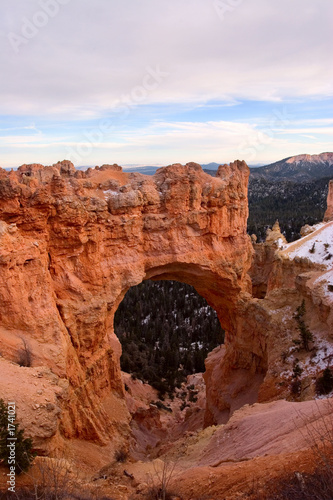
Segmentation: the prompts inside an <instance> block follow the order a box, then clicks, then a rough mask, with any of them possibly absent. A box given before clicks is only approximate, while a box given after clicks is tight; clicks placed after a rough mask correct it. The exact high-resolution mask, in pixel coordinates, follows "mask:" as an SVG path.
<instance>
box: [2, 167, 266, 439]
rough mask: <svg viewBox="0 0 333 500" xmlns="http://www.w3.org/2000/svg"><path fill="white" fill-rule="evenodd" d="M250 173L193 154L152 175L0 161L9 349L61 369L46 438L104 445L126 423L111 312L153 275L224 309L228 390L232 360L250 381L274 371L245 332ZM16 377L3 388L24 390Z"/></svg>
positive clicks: (5, 345) (14, 356)
mask: <svg viewBox="0 0 333 500" xmlns="http://www.w3.org/2000/svg"><path fill="white" fill-rule="evenodd" d="M248 176H249V169H248V167H247V166H246V164H245V163H244V162H239V161H237V162H235V163H232V164H231V165H230V166H229V165H224V166H221V167H220V168H219V171H218V175H217V177H216V178H212V177H210V176H209V175H207V174H205V173H204V172H203V171H202V169H201V167H200V166H199V165H197V164H195V163H189V164H187V165H185V166H182V165H180V164H176V165H172V166H169V167H166V168H161V169H159V170H158V171H157V172H156V174H155V175H154V176H153V177H148V176H144V175H141V174H137V173H136V174H127V173H124V172H123V171H122V169H121V168H120V167H119V166H118V165H103V166H102V167H100V168H98V167H96V168H95V169H88V170H87V171H86V172H82V171H76V170H75V168H74V167H73V165H72V164H71V163H70V162H67V161H64V162H59V163H57V164H55V165H53V166H49V167H43V166H42V165H23V166H22V167H20V168H19V169H18V170H17V171H16V172H14V171H12V172H10V173H8V172H6V171H4V170H1V171H0V220H1V221H2V223H1V227H0V250H1V251H0V276H1V284H2V285H1V289H0V339H1V352H2V356H3V357H4V358H7V359H8V360H11V361H14V362H16V363H20V360H19V352H20V350H22V346H24V348H25V349H27V350H28V351H29V358H30V361H29V363H28V364H31V365H32V367H38V366H46V367H47V368H48V369H49V370H51V371H52V373H53V374H54V375H55V377H56V378H57V380H56V381H55V382H54V384H55V386H56V387H57V400H58V404H59V408H60V411H59V412H58V413H57V418H58V425H57V426H54V427H53V428H52V429H51V430H50V432H49V434H48V435H47V436H46V438H52V437H53V436H55V435H56V433H57V435H59V436H61V437H62V438H82V439H86V440H91V441H93V442H97V443H100V444H105V443H106V442H108V440H110V439H113V438H115V436H119V435H121V434H122V435H126V434H127V433H128V429H129V427H128V422H129V413H128V411H127V408H126V405H125V399H124V389H123V385H122V381H121V375H120V366H119V358H120V354H121V348H120V344H119V341H118V340H117V338H116V337H115V335H114V333H113V317H114V313H115V311H116V310H117V307H118V305H119V303H120V301H121V300H122V298H123V296H124V294H125V293H126V291H127V290H128V289H129V288H130V287H131V286H134V285H137V284H139V283H140V282H142V281H143V280H144V279H149V278H156V279H176V280H179V281H184V282H186V283H188V284H190V285H193V286H194V287H195V288H196V289H197V291H198V292H199V293H200V294H201V295H202V296H204V297H205V298H206V299H207V301H208V302H209V304H210V305H212V307H214V308H215V310H216V311H217V313H218V316H219V318H220V321H221V324H222V327H223V328H225V329H226V331H227V342H226V348H225V349H226V354H225V360H226V362H225V365H224V369H223V373H224V375H225V376H226V377H227V378H225V379H224V380H223V381H222V382H221V387H222V386H223V389H222V393H223V394H227V396H228V389H227V388H228V373H229V374H230V373H231V371H232V370H233V373H236V372H237V369H238V368H239V369H241V370H243V371H244V373H247V374H248V376H247V377H246V383H247V384H249V383H250V382H251V377H256V376H257V373H258V372H260V373H261V371H262V370H264V369H265V366H264V365H265V361H263V360H264V357H265V355H264V352H263V350H264V346H263V345H261V346H259V344H258V345H256V343H253V339H252V338H251V334H250V333H248V336H247V337H246V336H245V337H242V329H243V320H242V319H241V318H242V314H243V311H246V309H247V307H248V301H250V300H251V297H250V295H249V293H248V292H250V291H251V283H250V279H249V277H248V275H247V271H248V269H249V267H250V265H251V256H252V252H253V251H252V246H251V242H250V238H249V237H248V236H247V235H246V220H247V215H248V206H247V182H248ZM0 361H1V359H0ZM6 362H7V361H6ZM0 369H1V365H0ZM28 369H29V367H27V368H25V370H28ZM228 370H229V372H228ZM235 370H236V371H235ZM229 378H230V377H229ZM61 381H63V382H64V381H66V384H65V383H63V382H61ZM11 383H12V388H11V385H10V383H9V385H7V386H6V388H5V389H6V391H7V392H6V391H5V392H6V394H7V395H8V397H9V396H10V391H11V389H12V390H13V391H15V394H16V396H17V398H18V399H19V398H20V388H19V383H18V381H17V380H12V382H11ZM243 386H244V380H239V381H238V382H237V383H236V382H235V383H234V385H233V391H236V392H237V391H238V392H239V391H241V389H242V387H243ZM14 388H15V389H14ZM229 396H230V391H229ZM229 396H228V397H229ZM9 399H10V398H9ZM227 399H228V398H227ZM243 401H245V402H247V401H246V398H245V399H244V398H243ZM21 418H22V420H23V423H24V415H21ZM27 427H28V425H27ZM36 434H37V433H36Z"/></svg>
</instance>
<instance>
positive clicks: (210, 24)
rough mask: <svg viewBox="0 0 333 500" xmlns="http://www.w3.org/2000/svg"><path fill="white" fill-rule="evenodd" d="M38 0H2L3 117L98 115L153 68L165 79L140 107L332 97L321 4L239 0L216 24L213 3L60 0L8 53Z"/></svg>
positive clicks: (326, 18) (325, 8)
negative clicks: (29, 35)
mask: <svg viewBox="0 0 333 500" xmlns="http://www.w3.org/2000/svg"><path fill="white" fill-rule="evenodd" d="M42 1H43V0H40V1H39V2H37V1H35V0H15V2H13V1H12V0H3V1H2V12H3V15H2V18H1V21H0V25H1V29H2V32H3V33H4V34H5V42H7V43H5V44H3V48H2V51H1V56H0V63H1V68H2V74H3V78H2V80H1V84H0V91H1V96H2V109H3V113H11V114H36V115H37V114H45V113H47V114H59V115H63V116H67V117H68V118H72V117H74V116H75V117H84V116H89V117H92V116H98V115H99V114H101V113H102V112H103V111H105V109H108V108H112V107H113V106H114V104H115V102H116V101H117V100H119V99H122V98H123V96H124V95H129V94H130V93H131V92H132V91H133V89H134V88H136V87H137V86H140V85H142V80H143V78H144V76H145V74H146V71H147V67H156V65H159V66H160V68H161V69H162V70H164V71H165V72H168V73H169V76H168V77H167V78H166V79H165V80H163V81H161V82H160V84H159V85H158V87H157V88H154V89H153V90H151V91H150V92H149V93H148V95H147V97H146V101H145V102H196V103H200V102H201V103H202V102H205V101H207V100H212V99H219V100H223V101H230V102H232V101H233V100H236V101H237V99H260V100H272V101H279V100H281V99H284V98H286V97H288V98H295V97H300V96H318V95H321V96H323V95H332V81H333V78H332V76H333V75H332V65H331V64H330V59H331V50H332V47H331V41H332V38H331V28H332V27H331V21H330V19H332V16H333V4H332V3H331V2H328V1H327V0H316V2H315V3H314V2H313V0H293V2H290V0H279V2H267V0H247V1H243V2H242V3H240V5H239V6H238V7H236V8H235V9H234V10H232V11H230V12H229V13H227V14H226V15H225V16H224V19H223V20H221V19H220V18H219V16H218V15H217V13H216V9H214V1H213V0H211V1H210V0H208V1H207V0H191V2H189V1H188V0H169V1H168V2H166V1H165V0H141V1H140V2H135V1H131V2H119V1H118V0H108V1H106V0H94V2H91V0H68V2H67V4H66V5H62V6H61V7H60V8H59V13H58V14H57V15H56V16H54V17H49V19H48V22H47V24H46V25H45V26H44V27H41V28H39V29H38V30H37V33H36V34H35V35H34V36H33V37H32V38H31V39H27V40H26V41H27V43H24V44H22V45H20V46H19V50H18V53H17V54H16V53H15V52H14V50H13V47H12V46H11V44H10V43H9V40H8V38H7V37H8V34H9V33H15V34H17V35H20V36H21V35H22V29H24V26H25V23H26V22H27V21H26V20H29V21H30V22H32V20H33V19H34V18H35V16H36V13H37V12H39V11H41V10H42V9H41V6H40V5H41V2H42ZM53 1H55V2H57V1H59V0H53ZM226 1H227V0H226ZM45 2H46V0H44V3H45Z"/></svg>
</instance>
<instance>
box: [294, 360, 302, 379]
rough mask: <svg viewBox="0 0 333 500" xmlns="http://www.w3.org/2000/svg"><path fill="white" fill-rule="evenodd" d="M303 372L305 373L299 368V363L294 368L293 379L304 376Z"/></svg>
mask: <svg viewBox="0 0 333 500" xmlns="http://www.w3.org/2000/svg"><path fill="white" fill-rule="evenodd" d="M302 372H303V368H301V367H300V366H299V364H298V363H296V364H295V366H294V368H293V378H296V379H297V378H298V377H300V376H301V375H302Z"/></svg>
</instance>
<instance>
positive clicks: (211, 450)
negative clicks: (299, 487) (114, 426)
mask: <svg viewBox="0 0 333 500" xmlns="http://www.w3.org/2000/svg"><path fill="white" fill-rule="evenodd" d="M123 380H124V383H125V384H126V400H127V405H128V408H129V410H130V412H131V414H132V423H131V427H132V435H133V439H132V443H131V447H130V449H129V450H127V449H121V448H120V449H118V450H116V451H115V452H113V453H112V452H111V451H110V450H107V449H105V450H104V452H102V453H101V448H100V447H97V446H96V445H93V444H89V443H82V442H81V443H80V442H78V443H77V449H76V452H74V453H73V450H74V449H75V446H74V447H73V443H71V449H72V454H71V456H69V457H67V456H66V459H64V458H48V457H45V458H43V457H38V458H36V460H35V463H34V465H33V467H32V469H31V470H30V471H29V473H28V474H24V475H21V476H20V477H19V480H18V486H19V487H24V486H30V487H31V486H32V485H33V484H34V483H36V482H37V481H39V482H40V481H41V476H45V475H47V476H48V479H47V481H46V483H48V484H52V483H53V482H58V483H59V484H63V487H64V489H67V491H71V492H72V494H73V495H74V491H76V493H75V494H76V495H81V496H73V497H69V498H82V499H85V498H86V499H93V498H96V499H101V498H103V499H104V498H105V499H110V500H111V499H114V500H144V499H151V500H153V499H154V498H157V497H155V494H156V491H157V490H158V489H159V487H160V486H161V485H162V486H163V487H165V491H166V492H167V493H168V494H169V496H166V498H174V499H183V500H213V499H221V500H222V499H226V500H227V499H230V500H231V499H243V498H244V499H245V498H247V499H259V498H260V499H261V498H266V496H265V495H266V493H267V491H268V490H269V489H270V487H271V486H272V484H274V481H275V480H277V479H279V478H281V477H284V476H286V475H288V473H292V475H293V476H294V477H299V478H302V477H303V474H304V473H307V472H310V471H312V470H313V469H314V468H315V466H317V465H318V464H320V462H321V457H322V454H321V451H320V448H318V442H321V445H322V447H323V451H325V450H326V447H327V446H328V447H329V446H332V443H333V397H328V398H322V399H316V400H312V401H304V402H290V401H285V400H278V401H273V402H270V403H264V404H259V403H256V404H253V405H245V406H243V407H242V408H241V409H239V410H237V411H235V412H234V414H233V415H232V417H231V419H230V420H229V422H228V423H227V424H225V425H217V426H210V427H207V428H205V429H203V428H202V425H203V417H204V408H205V385H204V381H203V378H202V374H196V375H192V376H190V377H188V380H187V383H186V384H184V385H183V386H182V388H181V389H179V390H178V393H177V394H176V397H175V398H174V399H173V400H172V401H171V400H169V399H166V400H164V402H163V403H161V401H160V402H159V403H158V402H157V401H158V398H157V393H156V391H155V390H154V389H153V388H152V387H151V386H149V385H148V384H143V383H142V382H141V381H139V380H133V378H132V377H131V376H130V375H129V374H125V373H123ZM332 396H333V395H332ZM108 453H110V455H109V462H108ZM101 461H104V463H105V464H106V465H104V466H103V467H100V464H101ZM5 474H6V472H5V470H4V469H3V470H2V471H1V475H2V477H5ZM60 477H61V478H62V479H61V480H59V478H60ZM44 481H45V479H44ZM59 498H60V497H59ZM61 498H62V497H61ZM158 498H163V496H161V497H158ZM268 498H269V497H268Z"/></svg>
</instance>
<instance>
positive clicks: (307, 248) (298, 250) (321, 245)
mask: <svg viewBox="0 0 333 500" xmlns="http://www.w3.org/2000/svg"><path fill="white" fill-rule="evenodd" d="M313 227H314V228H315V230H314V231H313V232H312V233H310V234H308V235H306V236H304V237H303V238H301V239H300V240H297V241H293V242H292V243H288V244H287V245H285V247H284V248H283V250H282V252H281V253H282V255H285V256H287V257H289V258H290V259H294V258H295V257H299V258H307V259H309V260H310V261H311V262H313V263H316V264H322V265H324V266H325V267H327V268H331V267H333V222H332V221H331V222H327V223H324V222H321V223H319V224H316V225H315V226H313Z"/></svg>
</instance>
